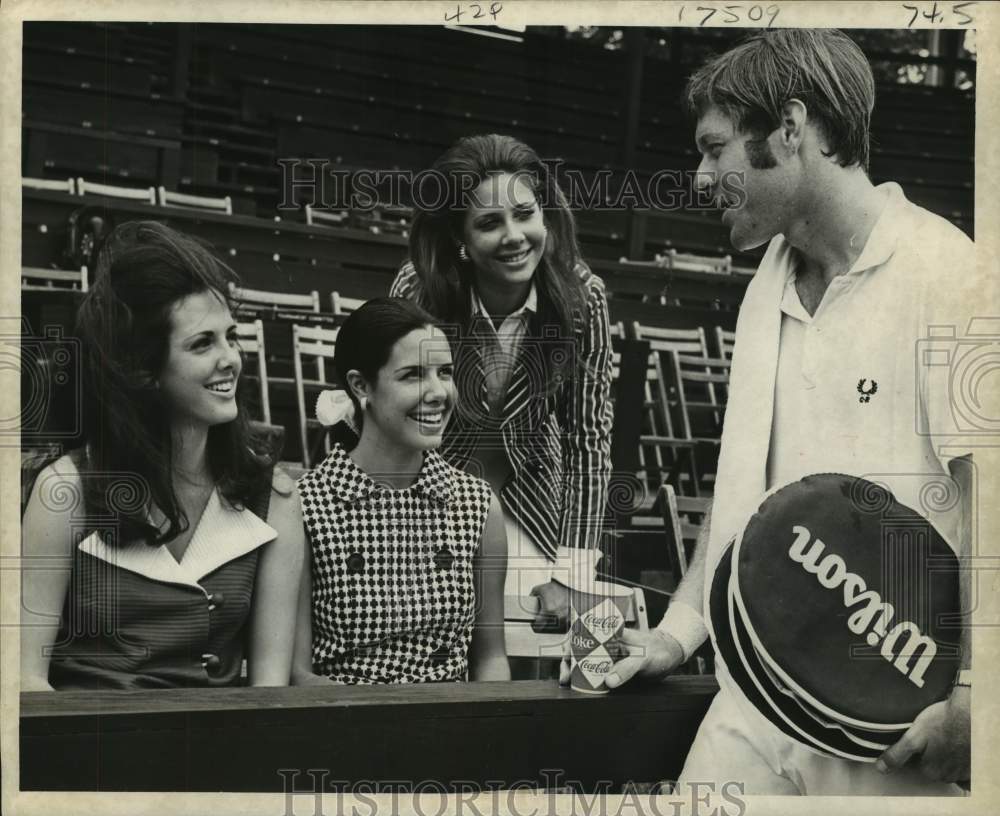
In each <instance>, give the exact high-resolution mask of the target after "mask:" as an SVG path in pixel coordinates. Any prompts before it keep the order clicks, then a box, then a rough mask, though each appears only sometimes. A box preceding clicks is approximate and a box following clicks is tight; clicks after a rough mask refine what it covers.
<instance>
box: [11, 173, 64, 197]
mask: <svg viewBox="0 0 1000 816" xmlns="http://www.w3.org/2000/svg"><path fill="white" fill-rule="evenodd" d="M21 186H22V187H27V188H29V189H31V190H55V191H56V192H60V193H69V194H70V195H75V194H76V184H74V183H73V179H71V178H68V179H40V178H30V177H28V176H23V177H22V178H21Z"/></svg>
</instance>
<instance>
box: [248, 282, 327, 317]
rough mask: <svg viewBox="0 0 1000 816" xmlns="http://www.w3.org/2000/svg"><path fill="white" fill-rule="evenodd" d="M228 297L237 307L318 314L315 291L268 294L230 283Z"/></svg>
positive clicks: (317, 293) (317, 296) (268, 292)
mask: <svg viewBox="0 0 1000 816" xmlns="http://www.w3.org/2000/svg"><path fill="white" fill-rule="evenodd" d="M229 296H230V297H231V298H232V299H233V300H234V301H235V302H236V304H237V305H238V306H249V307H251V308H253V307H258V308H259V307H261V306H263V307H270V308H271V309H273V310H274V311H277V310H278V309H279V308H280V309H288V310H289V311H299V312H317V313H318V312H319V292H317V291H316V290H315V289H313V291H311V292H309V294H302V295H296V294H290V293H288V292H270V291H267V290H264V289H246V288H244V287H242V286H237V285H236V284H234V283H232V282H231V281H230V283H229Z"/></svg>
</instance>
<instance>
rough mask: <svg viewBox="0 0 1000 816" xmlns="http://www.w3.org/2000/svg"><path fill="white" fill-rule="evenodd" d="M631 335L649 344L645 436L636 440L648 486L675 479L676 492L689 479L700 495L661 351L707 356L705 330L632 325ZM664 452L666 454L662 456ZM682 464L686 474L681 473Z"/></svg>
mask: <svg viewBox="0 0 1000 816" xmlns="http://www.w3.org/2000/svg"><path fill="white" fill-rule="evenodd" d="M632 334H633V336H634V337H635V338H636V339H637V340H646V341H648V342H649V347H650V355H649V370H648V372H647V376H646V385H645V394H644V410H645V419H644V425H645V428H644V431H645V432H644V433H643V434H642V435H641V436H640V437H639V442H640V445H641V447H640V452H639V457H640V463H641V465H642V467H643V472H642V473H640V478H643V477H644V478H645V480H646V482H647V484H648V485H649V487H650V488H651V489H652V490H653V491H655V490H656V489H657V488H659V486H660V484H661V483H662V482H664V481H670V480H675V481H676V486H677V489H678V491H680V490H681V488H682V482H683V479H684V477H685V476H687V477H688V478H689V480H690V488H689V489H690V490H691V491H692V492H693V493H694V495H696V496H697V495H698V493H699V490H700V488H699V479H698V468H697V462H696V459H695V451H694V446H695V443H694V441H693V440H692V439H691V437H690V435H688V434H685V433H684V432H683V428H682V429H681V431H680V432H678V430H677V429H676V428H675V425H674V416H673V413H674V407H675V406H676V405H677V404H678V400H677V395H676V391H677V381H676V380H675V379H674V377H673V373H674V369H673V366H672V365H664V360H663V359H662V357H661V353H662V352H668V351H670V352H685V353H690V354H700V355H702V356H707V350H706V349H707V346H706V341H705V330H704V329H702V328H700V327H699V328H697V329H665V328H661V327H658V326H646V325H642V324H641V323H639V322H638V321H636V322H633V323H632ZM663 449H666V450H667V451H668V452H669V456H667V457H665V456H664V454H663ZM685 463H686V465H687V467H686V469H685V470H686V472H682V469H684V466H685Z"/></svg>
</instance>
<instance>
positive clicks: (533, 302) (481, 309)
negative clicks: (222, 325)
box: [470, 281, 538, 325]
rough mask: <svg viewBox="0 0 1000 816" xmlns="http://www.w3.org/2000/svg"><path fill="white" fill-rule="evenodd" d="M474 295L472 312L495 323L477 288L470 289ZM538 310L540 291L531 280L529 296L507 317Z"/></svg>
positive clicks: (533, 312)
mask: <svg viewBox="0 0 1000 816" xmlns="http://www.w3.org/2000/svg"><path fill="white" fill-rule="evenodd" d="M470 294H471V296H472V314H473V315H478V316H480V317H485V318H486V319H487V320H488V321H490V325H493V318H492V317H490V313H489V312H487V311H486V307H485V306H484V305H483V302H482V301H481V300H480V299H479V295H478V294H477V293H476V290H475V289H472V290H470ZM537 311H538V292H537V290H536V289H535V282H534V281H532V282H531V289H529V290H528V297H526V298H525V299H524V303H522V304H521V306H520V308H518V309H515V310H514V311H513V312H511V313H510V314H509V315H507V317H518V316H519V315H522V314H535V313H536V312H537ZM505 319H506V318H505Z"/></svg>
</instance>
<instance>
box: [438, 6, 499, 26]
mask: <svg viewBox="0 0 1000 816" xmlns="http://www.w3.org/2000/svg"><path fill="white" fill-rule="evenodd" d="M468 8H470V9H472V17H471V19H473V20H480V19H482V18H483V17H486V16H490V17H492V18H493V19H494V20H495V19H496V18H497V15H498V14H499V13H500V12H501V11H503V6H502V5H500V3H490V8H489V11H483V7H482V6H481V5H479V4H478V3H469V5H468ZM466 13H467V12H466V10H464V9H463V8H462V7H461V6H455V13H454V14H448V12H445V14H444V21H445V22H446V23H458V22H461V20H462V16H463V15H464V14H466Z"/></svg>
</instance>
